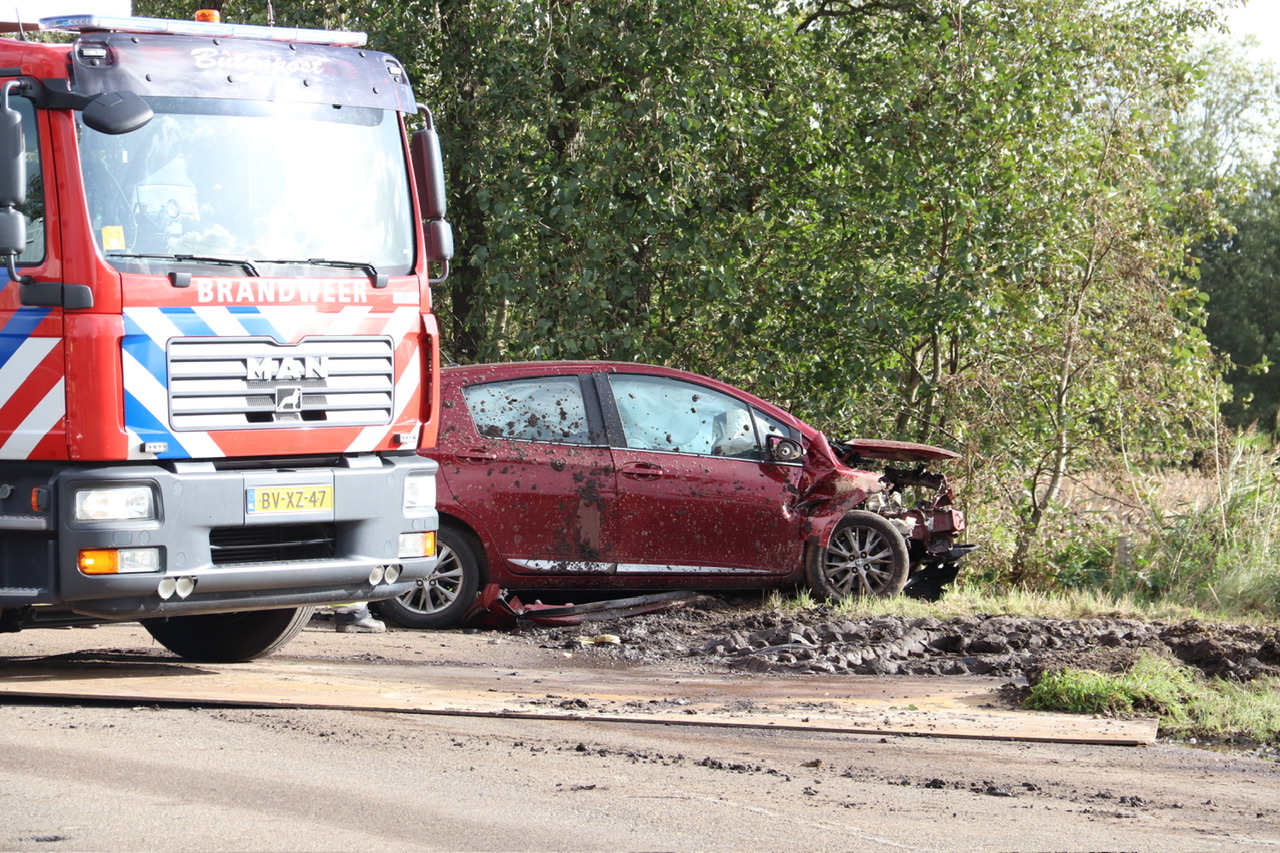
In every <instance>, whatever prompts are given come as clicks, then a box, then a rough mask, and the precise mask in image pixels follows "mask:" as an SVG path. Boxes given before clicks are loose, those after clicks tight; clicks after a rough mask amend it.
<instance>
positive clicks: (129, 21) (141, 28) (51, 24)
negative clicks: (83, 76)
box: [40, 15, 369, 47]
mask: <svg viewBox="0 0 1280 853" xmlns="http://www.w3.org/2000/svg"><path fill="white" fill-rule="evenodd" d="M40 29H42V30H60V31H62V32H71V33H87V32H95V31H102V30H109V31H111V32H117V33H153V34H163V35H177V36H205V37H207V38H245V39H264V40H266V41H284V42H298V43H300V44H329V45H336V46H338V47H364V45H365V43H366V42H368V40H369V37H368V36H367V35H365V34H364V33H353V32H342V31H340V30H332V31H331V30H304V29H298V28H296V27H261V26H255V25H252V24H215V23H208V22H205V21H170V20H165V19H164V18H132V17H114V16H110V15H59V16H57V17H53V18H41V19H40Z"/></svg>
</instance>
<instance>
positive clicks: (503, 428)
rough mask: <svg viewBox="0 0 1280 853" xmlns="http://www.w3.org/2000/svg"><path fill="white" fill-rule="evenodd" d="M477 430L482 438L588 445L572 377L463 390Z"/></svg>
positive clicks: (577, 384) (582, 408)
mask: <svg viewBox="0 0 1280 853" xmlns="http://www.w3.org/2000/svg"><path fill="white" fill-rule="evenodd" d="M462 395H463V397H464V398H465V399H466V401H467V408H468V409H469V410H470V411H471V419H472V420H473V421H474V422H475V426H476V432H477V433H478V434H479V435H482V436H485V437H486V438H507V439H516V440H518V441H553V442H557V443H560V444H591V443H592V441H591V430H590V427H589V425H588V423H587V408H586V404H585V403H584V402H583V399H582V384H581V383H580V382H579V381H578V377H576V376H540V377H537V378H535V379H516V380H512V381H509V382H489V383H486V384H484V385H472V386H470V387H468V388H464V389H462Z"/></svg>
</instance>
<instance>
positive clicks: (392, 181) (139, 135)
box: [80, 98, 414, 276]
mask: <svg viewBox="0 0 1280 853" xmlns="http://www.w3.org/2000/svg"><path fill="white" fill-rule="evenodd" d="M148 103H149V104H150V105H151V108H152V110H153V111H154V112H155V118H153V119H152V120H151V122H150V123H149V124H147V125H146V126H145V127H143V128H141V129H139V130H136V131H134V132H132V133H126V134H121V135H119V136H108V135H105V134H102V133H98V132H97V131H94V130H91V129H89V128H87V127H84V126H83V125H81V126H80V159H81V165H82V168H83V170H84V180H85V193H86V195H87V197H88V203H89V215H90V221H91V222H92V224H93V234H94V238H95V240H96V241H97V244H98V248H99V249H100V250H101V251H102V253H103V254H104V256H105V257H106V258H107V260H108V261H109V262H110V263H111V264H113V265H114V266H115V267H116V268H117V269H120V270H122V271H128V272H144V273H145V272H152V273H163V272H167V271H169V270H170V269H172V265H173V262H174V260H178V261H184V262H187V263H196V264H200V263H204V264H210V265H213V266H212V267H211V270H212V272H215V273H216V274H220V275H226V274H228V268H227V264H228V263H234V262H236V261H238V260H239V259H247V260H249V261H251V262H252V263H251V264H250V265H248V266H247V267H244V266H243V265H242V266H241V268H239V269H236V268H234V267H233V268H232V270H231V271H232V272H233V273H234V274H236V275H253V274H261V275H317V276H332V275H334V274H335V269H334V267H335V266H352V267H353V269H354V271H353V273H351V274H352V275H363V274H365V272H362V271H361V270H362V269H364V270H368V269H369V268H372V269H373V270H375V271H377V272H384V273H389V274H404V273H407V272H409V271H410V270H411V269H412V266H413V262H414V258H413V251H414V237H413V227H412V213H411V206H410V196H409V179H408V174H407V171H406V166H405V160H404V156H403V148H402V141H401V134H400V125H399V122H398V120H397V118H396V113H394V112H391V111H387V110H381V109H368V108H357V107H338V106H331V105H327V104H325V105H289V104H282V103H268V102H259V101H235V100H217V99H202V98H151V99H149V100H148ZM312 260H315V261H324V262H326V263H308V262H309V261H312ZM196 271H198V270H196Z"/></svg>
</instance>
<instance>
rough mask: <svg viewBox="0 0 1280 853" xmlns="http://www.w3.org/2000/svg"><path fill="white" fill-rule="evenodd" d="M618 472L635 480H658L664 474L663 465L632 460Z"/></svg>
mask: <svg viewBox="0 0 1280 853" xmlns="http://www.w3.org/2000/svg"><path fill="white" fill-rule="evenodd" d="M618 473H619V474H621V475H622V476H624V477H630V478H631V479H633V480H656V479H658V478H659V477H661V476H662V474H663V471H662V466H661V465H655V464H654V463H652V462H630V463H628V464H626V465H623V466H622V467H621V468H619V469H618Z"/></svg>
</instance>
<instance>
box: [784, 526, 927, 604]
mask: <svg viewBox="0 0 1280 853" xmlns="http://www.w3.org/2000/svg"><path fill="white" fill-rule="evenodd" d="M909 570H910V562H909V558H908V555H907V543H906V540H904V539H903V538H902V534H901V533H899V532H898V528H896V527H894V526H893V524H892V523H891V522H890V521H889V520H888V519H886V518H883V517H882V516H879V515H876V514H875V513H874V512H867V511H865V510H854V511H852V512H849V513H846V514H845V517H844V518H843V519H842V520H841V521H840V523H839V524H838V525H837V526H836V529H835V530H834V531H833V532H832V534H831V541H830V542H829V544H828V545H827V546H826V547H825V548H821V547H816V548H811V549H810V552H809V559H808V563H807V565H806V566H805V579H806V580H807V581H808V583H809V588H810V589H812V590H813V591H814V592H815V593H817V594H818V595H819V596H821V597H822V598H824V599H826V600H829V601H839V600H842V599H846V598H871V597H877V598H892V597H893V596H895V595H898V594H899V593H901V592H902V588H903V587H904V586H906V583H907V574H908V572H909Z"/></svg>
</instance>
